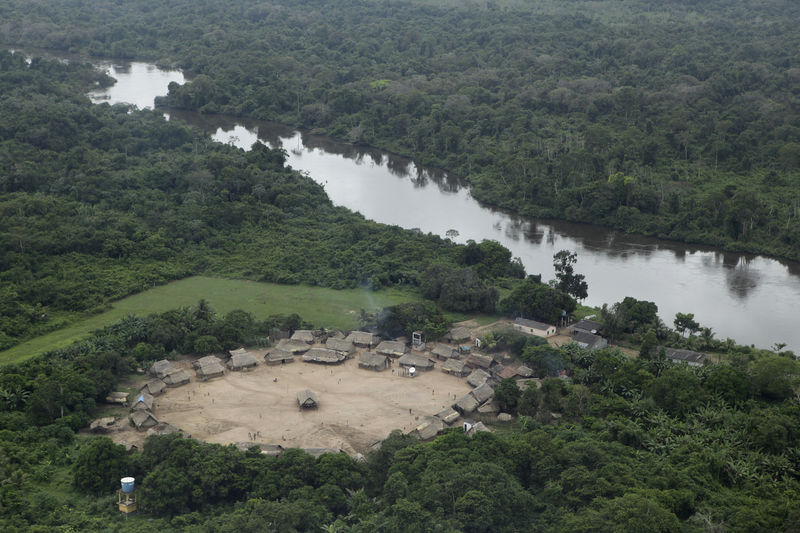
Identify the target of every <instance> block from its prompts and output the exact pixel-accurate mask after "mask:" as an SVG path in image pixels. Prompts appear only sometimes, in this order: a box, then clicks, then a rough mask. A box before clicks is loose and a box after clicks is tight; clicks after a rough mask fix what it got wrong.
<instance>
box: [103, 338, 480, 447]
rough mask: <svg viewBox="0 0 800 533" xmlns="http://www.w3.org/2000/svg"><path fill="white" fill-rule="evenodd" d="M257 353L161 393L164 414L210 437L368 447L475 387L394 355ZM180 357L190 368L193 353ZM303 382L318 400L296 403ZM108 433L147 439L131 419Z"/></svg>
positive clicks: (231, 440) (193, 432)
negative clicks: (242, 364) (370, 363)
mask: <svg viewBox="0 0 800 533" xmlns="http://www.w3.org/2000/svg"><path fill="white" fill-rule="evenodd" d="M252 353H253V354H254V355H256V357H258V359H259V360H260V361H262V363H260V364H259V365H258V366H256V367H255V368H254V369H253V370H251V371H248V372H226V373H225V375H224V376H223V377H219V378H216V379H212V380H209V381H206V382H203V381H199V380H197V378H195V377H194V372H190V373H191V374H192V381H191V382H190V383H189V384H188V385H184V386H182V387H177V388H173V389H167V390H166V391H165V392H164V393H163V394H162V395H160V396H158V397H156V399H155V403H156V406H155V408H154V412H155V413H156V416H157V417H158V419H159V421H161V422H167V423H169V424H171V425H172V426H175V427H177V428H180V429H181V430H183V431H184V432H185V433H186V434H188V435H191V436H192V437H193V438H195V439H198V440H202V441H205V442H212V443H219V444H228V443H240V442H252V443H253V444H254V445H255V444H260V443H263V444H279V445H280V446H282V447H283V448H293V447H297V448H333V449H341V450H342V451H344V452H347V453H349V454H354V453H365V452H366V451H368V450H369V448H370V446H371V445H372V444H375V443H376V442H378V441H380V440H382V439H384V438H386V436H387V435H389V433H390V432H391V431H392V430H394V429H399V430H401V431H403V432H404V433H407V432H410V431H411V430H413V429H414V428H415V427H416V426H417V425H419V424H421V423H422V421H423V419H424V417H425V416H428V415H434V414H436V413H438V412H439V411H441V410H442V409H444V408H445V407H449V406H450V405H451V404H452V403H453V401H454V400H455V399H456V398H459V397H461V396H463V395H464V394H466V393H468V392H469V391H470V390H471V387H470V386H469V385H468V384H467V383H466V381H465V380H464V379H462V378H458V377H454V376H450V375H448V374H445V373H443V372H441V371H440V370H439V369H438V368H437V369H435V370H432V371H429V372H420V373H418V374H417V375H416V376H415V377H414V378H409V377H404V376H402V375H401V369H400V368H399V367H398V365H397V364H396V363H395V365H394V366H393V367H392V368H390V369H387V370H384V371H383V372H374V371H370V370H364V369H360V368H358V361H357V358H352V359H348V360H347V361H345V362H344V363H342V364H338V365H330V366H329V365H316V364H310V363H303V362H301V361H299V360H298V361H295V362H294V363H291V364H286V365H276V366H268V365H265V364H263V356H264V353H265V350H262V351H257V350H253V351H252ZM181 364H182V365H183V366H185V368H187V369H188V368H191V364H190V363H189V362H188V361H184V362H182V363H181ZM392 369H394V372H392ZM303 389H310V390H312V391H315V392H316V393H317V394H318V396H319V400H320V402H319V406H318V407H317V408H315V409H304V410H301V409H300V408H299V407H298V405H297V397H296V395H297V392H298V391H300V390H303ZM126 426H127V424H126ZM253 435H255V438H254V437H253ZM110 436H111V437H112V438H113V439H114V440H115V441H117V442H126V443H129V444H137V445H141V444H140V443H141V441H142V440H143V439H144V433H143V432H139V431H136V430H135V429H133V428H132V427H129V426H128V427H125V428H124V429H122V431H115V432H113V433H111V434H110Z"/></svg>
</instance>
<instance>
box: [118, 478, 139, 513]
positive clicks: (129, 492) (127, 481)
mask: <svg viewBox="0 0 800 533" xmlns="http://www.w3.org/2000/svg"><path fill="white" fill-rule="evenodd" d="M120 481H121V482H122V488H121V489H120V490H118V491H117V506H118V507H119V510H120V511H121V512H123V513H125V514H128V513H132V512H134V511H135V510H136V491H135V490H134V479H133V478H132V477H124V478H122V479H121V480H120Z"/></svg>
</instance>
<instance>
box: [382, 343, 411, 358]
mask: <svg viewBox="0 0 800 533" xmlns="http://www.w3.org/2000/svg"><path fill="white" fill-rule="evenodd" d="M407 351H408V348H407V347H406V345H405V343H403V342H400V341H383V342H381V343H380V344H379V345H378V346H377V347H376V348H375V352H376V353H379V354H381V355H388V356H389V357H401V356H402V355H403V354H404V353H406V352H407Z"/></svg>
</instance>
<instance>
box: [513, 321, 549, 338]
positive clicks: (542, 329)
mask: <svg viewBox="0 0 800 533" xmlns="http://www.w3.org/2000/svg"><path fill="white" fill-rule="evenodd" d="M514 329H517V330H519V331H521V332H523V333H527V334H528V335H535V336H537V337H544V338H547V337H552V336H553V335H555V334H556V327H555V326H553V325H551V324H545V323H544V322H537V321H536V320H529V319H527V318H517V319H516V320H515V321H514Z"/></svg>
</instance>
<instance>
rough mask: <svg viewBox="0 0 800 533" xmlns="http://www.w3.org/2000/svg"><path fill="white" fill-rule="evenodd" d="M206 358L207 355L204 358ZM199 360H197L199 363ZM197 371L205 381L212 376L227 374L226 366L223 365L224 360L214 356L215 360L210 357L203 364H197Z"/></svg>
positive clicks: (198, 375)
mask: <svg viewBox="0 0 800 533" xmlns="http://www.w3.org/2000/svg"><path fill="white" fill-rule="evenodd" d="M203 359H205V357H204V358H203ZM197 362H198V361H195V363H197ZM195 368H196V370H195V373H196V374H197V377H198V378H200V379H202V380H203V381H205V380H207V379H211V378H216V377H219V376H222V375H224V374H225V368H224V367H223V366H222V361H220V360H219V359H218V358H216V357H214V360H211V359H208V360H206V361H205V362H204V363H203V364H202V365H198V366H195Z"/></svg>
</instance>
